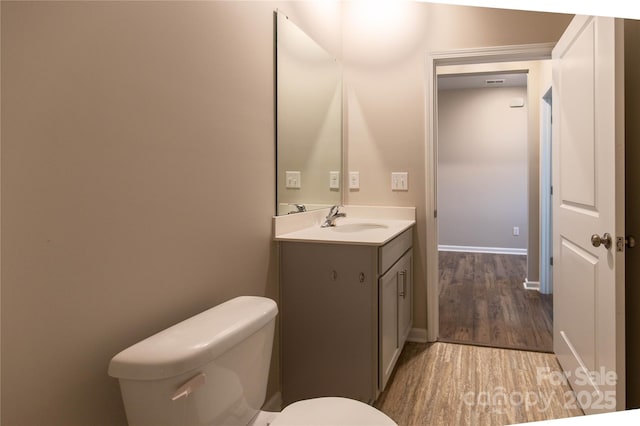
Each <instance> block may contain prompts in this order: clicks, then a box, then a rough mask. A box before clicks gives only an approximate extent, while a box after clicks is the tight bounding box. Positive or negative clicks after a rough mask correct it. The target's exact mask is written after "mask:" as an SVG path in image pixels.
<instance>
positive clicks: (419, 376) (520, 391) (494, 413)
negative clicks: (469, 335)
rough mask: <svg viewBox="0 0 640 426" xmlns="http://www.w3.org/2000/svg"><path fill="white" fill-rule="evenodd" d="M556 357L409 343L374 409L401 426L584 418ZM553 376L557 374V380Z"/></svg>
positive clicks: (457, 346)
mask: <svg viewBox="0 0 640 426" xmlns="http://www.w3.org/2000/svg"><path fill="white" fill-rule="evenodd" d="M559 372H560V366H559V364H558V362H557V360H556V358H555V355H552V354H545V353H540V352H525V351H516V350H509V349H497V348H489V347H480V346H471V345H458V344H451V343H442V342H437V343H432V344H420V343H407V344H406V345H405V348H404V350H403V352H402V354H401V355H400V358H399V360H398V364H397V365H396V369H395V372H394V373H393V375H392V377H391V379H390V381H389V384H388V385H387V389H386V390H385V391H384V392H383V393H382V394H381V395H380V397H379V398H378V400H377V401H376V403H375V404H374V406H375V407H376V408H378V409H380V410H381V411H383V412H384V413H385V414H387V415H388V416H389V417H391V418H392V419H393V420H394V421H395V422H396V423H398V425H400V426H418V425H430V426H438V425H459V426H462V425H504V424H512V423H521V422H529V421H537V420H546V419H553V418H562V417H572V416H577V415H582V411H581V410H580V409H579V408H577V407H574V406H573V404H572V401H573V399H572V397H571V396H572V393H571V392H572V391H571V389H570V388H569V387H568V386H567V385H566V384H562V383H560V382H559V381H556V380H554V377H557V375H558V374H560V373H559ZM554 373H555V374H554Z"/></svg>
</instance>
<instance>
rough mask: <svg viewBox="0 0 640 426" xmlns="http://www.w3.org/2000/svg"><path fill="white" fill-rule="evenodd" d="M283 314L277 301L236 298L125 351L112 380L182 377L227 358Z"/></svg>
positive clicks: (116, 361)
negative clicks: (243, 342)
mask: <svg viewBox="0 0 640 426" xmlns="http://www.w3.org/2000/svg"><path fill="white" fill-rule="evenodd" d="M277 313H278V307H277V305H276V303H275V302H274V301H273V300H271V299H267V298H265V297H257V296H241V297H236V298H235V299H231V300H229V301H227V302H224V303H222V304H220V305H218V306H215V307H213V308H211V309H209V310H206V311H204V312H202V313H200V314H198V315H195V316H193V317H191V318H189V319H187V320H184V321H182V322H180V323H178V324H176V325H174V326H172V327H169V328H167V329H166V330H163V331H161V332H159V333H157V334H154V335H153V336H151V337H148V338H146V339H144V340H142V341H141V342H138V343H136V344H135V345H133V346H131V347H129V348H127V349H125V350H123V351H122V352H120V353H119V354H117V355H116V356H114V357H113V359H111V362H110V363H109V375H110V376H112V377H117V378H119V379H129V380H157V379H166V378H169V377H174V376H177V375H179V374H182V373H184V372H187V371H189V370H192V369H194V368H197V367H200V366H202V365H205V364H206V363H208V362H210V361H211V360H213V359H215V358H216V357H218V356H220V355H222V354H223V353H225V352H226V351H227V350H229V349H231V348H232V347H233V346H235V345H237V344H238V343H240V342H241V341H242V340H244V339H246V338H247V337H249V336H250V335H252V334H253V333H255V332H256V331H258V330H260V329H261V328H262V327H264V326H265V325H266V324H267V323H269V321H271V320H272V319H273V318H274V317H275V316H276V315H277Z"/></svg>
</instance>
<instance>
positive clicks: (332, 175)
mask: <svg viewBox="0 0 640 426" xmlns="http://www.w3.org/2000/svg"><path fill="white" fill-rule="evenodd" d="M329 189H340V172H329Z"/></svg>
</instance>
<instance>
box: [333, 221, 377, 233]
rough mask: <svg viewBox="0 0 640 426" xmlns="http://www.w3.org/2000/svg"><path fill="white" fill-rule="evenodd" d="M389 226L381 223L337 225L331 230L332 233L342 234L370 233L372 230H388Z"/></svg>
mask: <svg viewBox="0 0 640 426" xmlns="http://www.w3.org/2000/svg"><path fill="white" fill-rule="evenodd" d="M388 228H389V226H388V225H385V224H382V223H345V224H342V225H341V224H338V225H336V226H334V227H331V230H332V231H334V232H344V233H352V232H363V231H371V230H373V229H388Z"/></svg>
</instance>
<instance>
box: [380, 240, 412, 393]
mask: <svg viewBox="0 0 640 426" xmlns="http://www.w3.org/2000/svg"><path fill="white" fill-rule="evenodd" d="M412 262H413V250H411V249H410V250H409V251H408V252H406V253H405V254H404V255H403V256H402V257H401V258H400V260H398V261H397V262H396V263H395V264H394V265H393V266H392V267H391V269H389V270H388V271H387V272H386V273H385V274H384V275H382V276H381V277H380V280H379V289H380V298H379V300H380V318H379V327H380V362H379V366H380V371H379V380H380V391H381V392H382V391H383V390H384V388H385V387H386V385H387V381H388V380H389V377H390V376H391V373H393V368H394V367H395V365H396V362H397V361H398V357H399V356H400V352H401V351H402V348H403V346H404V343H405V342H406V340H407V337H408V336H409V332H410V331H411V326H412V324H413V309H412V305H411V304H412V294H411V293H412V287H413V286H412V285H411V283H412V282H413V281H412Z"/></svg>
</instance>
